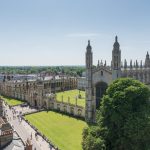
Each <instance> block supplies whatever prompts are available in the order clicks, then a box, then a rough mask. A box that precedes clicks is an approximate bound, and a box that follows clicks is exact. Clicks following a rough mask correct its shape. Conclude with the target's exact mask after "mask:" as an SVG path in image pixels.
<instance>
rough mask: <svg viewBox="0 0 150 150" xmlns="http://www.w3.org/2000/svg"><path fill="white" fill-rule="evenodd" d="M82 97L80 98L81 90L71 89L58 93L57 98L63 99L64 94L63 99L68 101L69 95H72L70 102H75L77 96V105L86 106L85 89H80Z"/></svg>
mask: <svg viewBox="0 0 150 150" xmlns="http://www.w3.org/2000/svg"><path fill="white" fill-rule="evenodd" d="M80 94H81V98H78V95H79V90H69V91H64V92H58V93H56V99H57V100H58V101H62V96H63V101H64V102H68V96H69V97H70V103H71V104H75V102H76V100H75V99H76V97H77V105H79V106H83V107H85V91H80Z"/></svg>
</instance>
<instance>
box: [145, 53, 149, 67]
mask: <svg viewBox="0 0 150 150" xmlns="http://www.w3.org/2000/svg"><path fill="white" fill-rule="evenodd" d="M145 67H146V68H148V67H150V58H149V53H148V52H147V54H146V58H145Z"/></svg>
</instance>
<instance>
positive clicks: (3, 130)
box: [0, 99, 13, 149]
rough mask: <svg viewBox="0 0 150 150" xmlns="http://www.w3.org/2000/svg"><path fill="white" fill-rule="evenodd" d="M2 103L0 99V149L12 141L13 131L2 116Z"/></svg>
mask: <svg viewBox="0 0 150 150" xmlns="http://www.w3.org/2000/svg"><path fill="white" fill-rule="evenodd" d="M2 105H3V101H2V100H1V99H0V109H1V110H2V111H1V112H2V113H1V114H0V115H1V116H0V149H3V148H4V147H5V146H7V145H8V144H9V143H11V142H12V140H13V129H12V127H11V125H10V124H9V122H8V121H7V119H6V118H5V117H4V116H3V106H2Z"/></svg>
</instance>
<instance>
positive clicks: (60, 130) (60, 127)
mask: <svg viewBox="0 0 150 150" xmlns="http://www.w3.org/2000/svg"><path fill="white" fill-rule="evenodd" d="M25 118H26V119H27V120H29V122H30V123H31V124H32V125H34V126H35V127H36V128H37V129H38V130H39V131H41V132H42V133H43V134H44V135H45V136H46V137H47V138H48V139H49V140H50V141H52V142H53V143H54V144H55V145H56V146H58V147H59V148H60V149H61V150H81V149H82V146H81V141H82V130H83V128H84V127H86V126H87V124H86V123H85V122H84V121H81V120H77V119H75V118H71V117H68V116H66V115H62V114H59V113H56V112H52V111H49V112H46V111H43V112H40V113H35V114H31V115H26V116H25Z"/></svg>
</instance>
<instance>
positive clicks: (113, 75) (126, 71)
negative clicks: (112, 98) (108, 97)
mask: <svg viewBox="0 0 150 150" xmlns="http://www.w3.org/2000/svg"><path fill="white" fill-rule="evenodd" d="M85 60H86V78H85V79H86V80H85V82H86V83H85V85H86V86H85V89H86V106H85V119H86V121H87V122H94V121H95V113H96V108H98V107H99V105H100V99H101V98H102V95H103V94H104V92H105V91H106V88H107V86H108V85H109V84H110V83H111V82H112V81H113V80H115V79H117V78H120V77H131V78H134V79H137V80H139V81H141V82H143V83H145V84H147V85H149V84H150V57H149V54H148V52H147V54H146V58H145V63H144V64H143V63H142V61H140V64H139V63H138V61H137V60H136V61H135V62H134V63H133V62H132V60H131V61H130V63H129V64H127V61H126V59H125V60H124V65H122V61H121V50H120V44H119V42H118V38H117V36H116V37H115V42H114V45H113V50H112V61H111V65H110V66H108V65H107V64H106V61H105V62H104V63H103V62H102V61H101V62H100V61H98V64H97V66H94V65H93V52H92V47H91V45H90V41H88V46H87V48H86V56H85ZM80 82H81V81H80Z"/></svg>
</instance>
